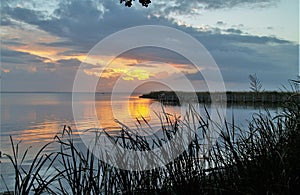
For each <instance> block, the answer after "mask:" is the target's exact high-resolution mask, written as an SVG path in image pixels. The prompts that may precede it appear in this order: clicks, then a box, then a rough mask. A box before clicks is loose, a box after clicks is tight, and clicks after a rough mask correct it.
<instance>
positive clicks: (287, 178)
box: [2, 93, 300, 194]
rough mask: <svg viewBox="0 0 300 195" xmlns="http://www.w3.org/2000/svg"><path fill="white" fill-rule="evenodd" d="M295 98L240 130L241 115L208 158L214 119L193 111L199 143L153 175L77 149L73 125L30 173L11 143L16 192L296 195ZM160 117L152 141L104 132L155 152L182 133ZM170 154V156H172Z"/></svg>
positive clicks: (298, 138) (123, 131) (299, 138)
mask: <svg viewBox="0 0 300 195" xmlns="http://www.w3.org/2000/svg"><path fill="white" fill-rule="evenodd" d="M292 96H293V97H291V98H289V99H288V101H286V103H285V104H284V105H283V108H282V112H281V113H278V114H277V115H276V116H275V117H272V116H271V115H270V113H268V112H266V113H265V114H263V113H256V114H254V115H253V117H252V120H251V122H249V124H248V128H246V129H245V128H243V129H242V128H239V127H237V126H236V125H235V124H234V117H233V119H232V121H231V122H228V121H225V126H224V127H220V137H219V138H218V139H217V140H216V141H215V142H214V143H213V147H211V148H210V149H209V150H208V151H207V152H206V153H203V152H204V151H203V147H204V143H205V142H204V141H205V140H207V139H209V137H208V131H209V125H210V124H211V122H213V121H210V120H211V119H210V117H209V116H206V117H202V116H200V115H199V114H198V113H197V112H196V111H195V110H194V109H193V108H190V109H189V111H188V112H189V118H188V119H187V120H190V121H189V122H191V121H193V123H186V124H193V125H191V126H188V128H197V132H198V133H197V135H195V137H194V138H193V141H192V142H191V143H190V144H189V145H188V147H187V149H186V150H185V151H184V152H183V153H181V154H180V155H179V156H178V157H177V158H175V159H174V161H172V162H170V163H168V164H166V165H165V166H162V167H159V168H155V169H151V170H147V171H128V170H122V169H118V168H115V167H113V166H111V165H109V164H107V163H104V162H103V161H101V160H99V159H97V158H96V157H95V156H94V155H93V153H92V152H91V151H90V150H88V149H87V148H86V149H84V150H82V149H79V148H77V147H76V144H75V141H76V138H75V136H74V134H73V132H72V129H71V128H70V127H67V126H65V127H64V129H63V131H62V133H61V134H58V135H56V136H55V139H54V141H53V142H51V143H48V144H46V145H45V146H44V147H42V148H41V149H40V150H39V151H38V153H37V154H36V156H35V158H34V159H33V161H32V163H31V166H30V167H29V168H27V169H26V168H24V167H23V166H22V163H23V162H24V159H25V158H26V154H27V150H26V151H25V153H24V154H23V155H22V157H21V159H22V160H21V161H19V160H18V159H19V157H20V154H19V152H18V148H19V147H20V146H19V145H20V144H19V143H17V144H15V143H14V142H13V139H12V138H11V143H12V151H13V154H12V155H9V154H4V155H5V156H7V157H8V158H9V159H10V161H11V163H12V165H13V167H14V169H15V181H14V182H15V188H14V189H13V191H14V194H28V193H35V194H41V193H49V194H56V193H58V194H232V193H234V194H294V193H296V192H297V188H298V187H299V185H300V180H299V175H300V131H299V124H300V106H299V104H298V103H297V102H295V101H294V100H295V98H294V97H295V96H299V94H298V93H295V94H293V95H292ZM160 117H161V118H160V120H161V130H162V132H163V136H162V137H153V139H152V140H151V142H149V140H147V139H145V137H144V136H140V135H136V134H132V133H131V131H130V129H129V128H128V127H126V126H125V125H124V124H122V123H119V124H120V126H121V127H120V134H119V135H117V136H116V135H111V134H110V133H109V132H107V131H105V130H98V133H104V134H106V135H107V136H109V137H110V139H111V140H112V141H113V142H114V143H116V144H119V145H120V146H122V147H125V148H130V149H133V150H139V151H144V150H150V149H152V148H154V147H159V146H161V145H163V144H164V143H165V142H168V141H169V140H171V139H172V138H173V136H174V135H175V134H176V133H177V132H178V129H179V128H181V125H180V124H182V121H181V120H180V119H179V118H178V117H175V116H173V115H170V114H168V113H165V112H164V114H163V115H161V116H160ZM143 120H144V121H145V122H146V125H149V124H148V123H147V121H146V120H145V119H143ZM140 122H141V121H137V123H138V125H137V126H139V125H140V124H141V123H140ZM148 128H151V127H150V126H148ZM49 144H59V148H60V150H59V151H57V152H52V153H50V154H46V152H45V149H46V148H47V147H48V146H49ZM162 152H163V154H165V155H168V152H169V151H162ZM120 159H122V156H120ZM123 161H124V163H126V162H127V161H126V159H123ZM136 163H139V162H138V161H137V162H136ZM2 179H3V180H4V179H5V178H2ZM7 190H12V189H7Z"/></svg>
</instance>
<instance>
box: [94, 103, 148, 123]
mask: <svg viewBox="0 0 300 195" xmlns="http://www.w3.org/2000/svg"><path fill="white" fill-rule="evenodd" d="M152 103H153V100H150V99H139V98H138V97H130V98H129V99H127V100H120V101H116V102H112V101H110V100H107V101H100V102H97V103H96V112H97V118H98V120H99V123H100V125H101V128H107V129H114V128H120V125H119V124H118V123H116V122H115V119H117V120H118V121H120V122H122V123H124V124H125V125H127V126H129V127H130V126H133V124H134V123H136V122H137V120H140V121H143V120H144V119H145V120H146V121H151V114H150V113H151V104H152Z"/></svg>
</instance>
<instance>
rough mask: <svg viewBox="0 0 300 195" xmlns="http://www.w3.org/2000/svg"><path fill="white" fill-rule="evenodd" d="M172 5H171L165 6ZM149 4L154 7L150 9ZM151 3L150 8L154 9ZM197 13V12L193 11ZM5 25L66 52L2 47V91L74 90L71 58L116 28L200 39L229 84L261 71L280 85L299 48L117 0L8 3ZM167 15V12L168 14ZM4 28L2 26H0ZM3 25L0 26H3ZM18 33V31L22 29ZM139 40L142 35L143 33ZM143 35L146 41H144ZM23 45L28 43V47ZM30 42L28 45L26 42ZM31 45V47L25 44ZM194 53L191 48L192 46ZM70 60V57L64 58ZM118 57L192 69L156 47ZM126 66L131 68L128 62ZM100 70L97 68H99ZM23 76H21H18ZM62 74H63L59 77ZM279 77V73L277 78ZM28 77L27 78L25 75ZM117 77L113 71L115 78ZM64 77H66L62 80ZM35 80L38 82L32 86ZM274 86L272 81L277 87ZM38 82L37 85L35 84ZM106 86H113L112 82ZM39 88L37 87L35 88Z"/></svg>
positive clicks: (186, 7) (211, 4)
mask: <svg viewBox="0 0 300 195" xmlns="http://www.w3.org/2000/svg"><path fill="white" fill-rule="evenodd" d="M276 2H277V1H275V0H274V1H273V0H269V1H268V0H261V1H257V0H246V1H242V0H229V1H222V0H214V1H204V0H199V1H196V0H193V1H179V0H174V1H170V3H169V1H168V2H166V1H160V2H159V3H157V4H160V5H161V8H163V9H167V8H169V10H170V12H171V11H176V10H179V11H178V12H180V13H186V12H188V11H190V12H191V10H192V9H193V7H192V5H197V6H200V7H201V8H199V10H201V9H222V8H230V7H235V6H270V5H271V4H273V3H276ZM172 3H173V4H174V5H175V6H173V8H172V7H170V6H169V5H172ZM151 6H152V5H151ZM155 6H157V5H155V3H154V2H153V6H152V7H154V8H155ZM196 9H198V8H197V7H196ZM1 13H2V17H1V20H3V21H4V25H7V26H10V27H11V28H15V27H16V26H19V27H20V29H21V28H22V27H23V26H24V25H26V24H30V28H31V30H32V31H33V32H35V31H38V30H39V31H44V32H47V33H49V34H51V35H53V36H55V37H57V40H54V41H52V42H46V41H43V40H38V39H37V40H36V44H38V45H39V46H41V47H45V48H48V47H51V48H52V47H54V48H57V49H59V48H67V49H66V50H64V51H62V52H60V53H59V54H58V55H59V56H60V57H61V59H56V60H50V59H48V58H45V57H41V56H38V55H32V54H30V53H28V52H19V51H14V50H13V49H8V48H1V49H2V59H1V63H2V65H3V66H4V68H5V70H12V71H10V72H9V71H6V72H7V73H5V75H10V77H7V76H5V79H4V80H5V82H4V83H5V85H6V86H5V87H6V88H10V87H11V89H20V88H22V87H23V89H24V90H25V89H31V88H30V87H29V86H32V87H34V86H37V87H39V86H42V83H44V86H45V88H47V87H48V85H47V82H49V83H51V87H49V90H50V88H51V90H54V88H55V86H52V85H54V84H55V85H56V84H57V85H58V86H57V90H62V88H63V87H64V86H65V87H66V90H69V89H70V88H69V87H70V86H72V83H73V79H74V76H75V73H76V69H77V67H78V66H79V65H80V64H81V61H80V60H78V59H75V56H76V55H78V54H79V53H80V54H83V55H84V54H86V55H87V53H88V51H89V50H90V49H91V48H92V47H93V46H94V45H95V44H96V43H98V41H100V40H101V39H103V38H104V37H106V36H108V35H110V34H111V33H114V32H117V31H119V30H122V29H125V28H128V27H133V26H137V25H145V24H157V25H165V26H169V27H174V28H176V29H179V30H182V31H184V32H186V33H188V34H189V35H191V36H193V37H194V38H196V39H197V40H198V41H200V42H201V43H202V44H203V45H204V46H205V47H206V48H207V49H208V51H209V52H210V53H211V55H212V56H213V57H214V59H215V60H216V62H217V64H218V65H219V67H220V70H221V72H222V74H223V77H224V80H225V82H228V83H238V84H241V83H243V85H244V86H246V85H247V82H248V81H247V78H248V74H249V73H255V72H260V73H261V77H262V79H261V80H262V81H263V82H265V83H267V84H268V85H270V86H275V85H276V86H278V85H280V83H282V82H284V80H287V79H289V78H291V77H292V76H293V75H294V74H295V72H297V71H298V70H297V68H298V67H297V65H298V62H297V60H298V53H297V52H298V45H295V44H294V43H292V42H289V41H287V40H283V39H279V38H276V37H269V36H255V35H251V34H244V33H243V32H242V31H241V30H240V29H239V28H240V27H241V26H236V27H234V28H229V29H220V28H221V27H224V26H225V22H223V21H218V22H217V25H218V26H219V27H220V28H211V29H209V30H206V31H204V30H203V29H199V28H193V27H188V26H179V25H178V24H177V23H176V22H175V21H174V20H172V19H167V18H166V17H164V16H163V15H161V16H154V14H153V13H154V10H153V9H151V8H150V9H139V8H134V7H133V8H130V9H128V8H125V7H124V6H121V5H119V4H118V2H117V1H110V0H108V1H101V2H100V1H92V0H87V1H81V0H74V1H62V2H60V3H59V4H58V5H57V7H56V8H54V9H53V14H52V15H50V16H49V13H48V12H45V11H39V10H37V9H31V8H30V7H26V6H23V7H16V6H12V5H10V4H5V5H2V6H1ZM165 14H168V12H167V11H166V12H165ZM2 25H3V24H2ZM7 26H3V28H6V27H7ZM20 33H21V31H20ZM140 36H145V35H144V34H141V35H140ZM166 37H167V35H162V36H161V37H159V38H160V39H164V38H166ZM146 38H147V37H145V39H146ZM2 42H3V43H4V44H5V45H7V46H14V48H16V47H20V46H25V45H24V43H23V41H22V40H20V39H18V38H17V37H16V38H10V39H8V38H5V37H3V39H2ZM26 44H27V43H26ZM28 44H29V43H28ZM27 46H28V47H30V45H27ZM191 49H192V48H191ZM65 56H68V59H66V58H64V57H65ZM119 57H122V58H127V59H136V60H137V64H139V66H141V67H142V66H144V67H148V68H150V67H151V66H152V65H151V64H150V65H149V64H146V63H144V61H158V62H162V63H161V64H162V66H163V63H173V64H181V65H186V66H185V67H180V68H181V69H187V68H189V67H190V62H189V61H188V60H187V59H185V58H184V57H183V56H181V55H179V54H177V53H174V52H171V51H168V50H165V49H160V48H139V49H136V50H133V51H129V52H126V53H124V54H122V55H121V56H119ZM21 66H24V67H25V66H27V67H31V68H32V70H35V71H36V72H35V73H34V74H31V73H30V74H27V73H25V70H21V69H19V67H21ZM125 66H129V67H130V66H133V64H132V63H128V64H125ZM16 67H18V68H16ZM85 68H86V69H89V72H90V73H91V74H92V71H93V69H94V68H95V66H94V65H91V64H85ZM98 68H99V67H98ZM22 74H23V75H22ZM62 74H63V75H62ZM186 74H187V76H188V77H189V78H190V79H191V80H195V81H196V80H201V79H202V78H201V77H200V76H199V74H200V73H186ZM280 74H281V75H282V76H281V77H280ZM29 75H30V76H29ZM118 75H119V73H114V76H118ZM66 77H67V79H66ZM12 78H20V79H29V80H30V81H26V82H24V83H22V82H18V85H19V86H18V87H16V86H13V84H14V83H15V84H16V82H13V81H12V80H13V79H12ZM43 78H45V79H48V81H47V82H46V81H45V82H44V81H40V80H39V79H43ZM274 78H276V80H275V81H274ZM54 80H55V81H54ZM34 82H36V84H35V85H34V84H32V83H34ZM59 82H69V83H68V84H66V83H64V85H59V84H58V83H59ZM275 82H276V83H275ZM37 83H38V84H37ZM109 83H112V82H111V81H110V82H109ZM39 89H40V88H39Z"/></svg>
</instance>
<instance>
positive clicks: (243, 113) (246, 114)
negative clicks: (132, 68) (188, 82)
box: [0, 93, 278, 191]
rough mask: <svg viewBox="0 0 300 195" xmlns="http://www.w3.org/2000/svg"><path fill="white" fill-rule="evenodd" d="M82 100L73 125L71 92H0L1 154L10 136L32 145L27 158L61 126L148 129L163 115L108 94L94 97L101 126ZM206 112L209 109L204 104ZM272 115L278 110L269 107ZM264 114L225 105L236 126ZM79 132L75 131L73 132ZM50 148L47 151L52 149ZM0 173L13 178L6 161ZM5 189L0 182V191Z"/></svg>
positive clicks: (146, 102) (155, 106) (170, 109)
mask: <svg viewBox="0 0 300 195" xmlns="http://www.w3.org/2000/svg"><path fill="white" fill-rule="evenodd" d="M81 95H82V97H83V98H82V99H80V100H77V101H76V102H74V103H75V104H77V105H80V106H81V108H82V112H80V113H79V116H78V117H77V121H76V124H77V126H76V125H75V121H74V117H73V111H72V93H1V131H0V150H1V151H2V153H8V154H12V150H11V145H10V137H9V136H12V137H13V140H14V141H15V143H17V142H19V141H22V142H21V145H20V146H21V147H20V150H21V151H24V150H25V149H26V148H28V147H30V146H32V149H31V150H30V152H29V153H28V156H29V159H30V157H33V156H34V154H35V153H36V151H37V150H38V149H39V148H40V147H42V146H43V145H44V144H45V143H47V142H50V141H53V138H54V136H55V134H57V133H61V132H62V129H63V126H64V125H68V126H70V127H71V128H72V129H73V130H74V131H75V132H76V133H80V132H83V131H85V130H86V129H89V128H106V129H108V131H112V132H113V131H114V130H117V129H119V126H120V125H119V124H118V123H116V122H115V121H114V119H118V120H119V121H120V122H122V123H124V124H126V125H127V126H129V127H131V128H134V127H135V124H136V123H137V122H136V121H137V119H138V120H139V121H140V122H143V121H144V119H145V120H147V121H148V123H149V124H150V125H151V126H154V127H155V126H157V127H158V126H159V124H160V120H159V119H158V117H157V114H159V113H161V112H162V108H161V105H160V103H158V102H156V101H154V100H150V99H141V98H138V94H136V95H133V96H130V97H129V96H127V95H124V94H118V95H117V98H116V99H115V100H114V101H113V102H112V101H111V95H110V94H96V95H95V109H96V114H97V119H98V122H99V124H100V126H96V125H95V123H93V116H94V115H95V113H94V112H92V110H91V109H90V107H89V105H90V103H91V102H86V101H85V98H84V96H85V94H81ZM194 107H195V109H196V110H198V111H199V112H200V114H201V115H203V114H204V113H205V111H204V109H203V108H204V105H201V104H200V105H199V104H195V105H194ZM206 107H207V108H208V110H211V109H212V108H211V107H210V105H206ZM187 109H188V105H182V106H181V107H180V106H166V107H165V110H166V112H167V113H170V114H176V115H177V116H179V115H184V112H185V110H187ZM269 109H270V111H271V112H272V113H275V112H276V111H277V110H278V108H269ZM259 111H262V112H263V111H264V108H262V107H253V106H228V107H227V112H226V118H227V120H228V121H231V118H232V116H234V120H235V124H237V125H239V126H245V127H247V125H248V124H247V123H246V121H247V120H250V119H251V116H252V114H253V113H256V112H259ZM76 130H78V131H76ZM55 149H56V148H50V149H49V150H55ZM0 160H1V161H2V163H0V168H1V169H0V173H1V174H3V175H4V176H7V177H8V176H9V177H12V174H13V172H12V170H9V169H7V168H6V167H7V166H8V164H9V163H8V159H6V158H4V157H2V158H1V159H0ZM3 189H4V186H3V184H2V181H1V182H0V191H3Z"/></svg>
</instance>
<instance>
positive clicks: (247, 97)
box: [140, 91, 300, 103]
mask: <svg viewBox="0 0 300 195" xmlns="http://www.w3.org/2000/svg"><path fill="white" fill-rule="evenodd" d="M293 94H295V92H278V91H263V92H252V91H249V92H235V91H227V92H223V93H222V92H212V93H210V92H196V93H193V92H174V91H154V92H150V93H147V94H143V95H141V96H140V98H149V99H155V100H158V101H161V102H166V103H172V102H173V103H179V102H196V101H198V102H200V103H210V102H212V100H214V102H225V101H226V102H227V103H282V102H285V101H287V100H288V98H295V99H296V102H300V98H299V96H296V95H295V96H293Z"/></svg>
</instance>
